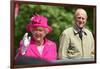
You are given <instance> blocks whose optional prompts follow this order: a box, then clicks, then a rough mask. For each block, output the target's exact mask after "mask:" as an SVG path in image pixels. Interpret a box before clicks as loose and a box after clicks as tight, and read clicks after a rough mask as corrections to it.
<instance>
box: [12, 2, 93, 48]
mask: <svg viewBox="0 0 100 69" xmlns="http://www.w3.org/2000/svg"><path fill="white" fill-rule="evenodd" d="M76 8H77V7H75V6H52V5H34V4H20V9H19V14H18V16H17V17H16V19H15V38H14V44H15V48H18V47H19V42H20V40H21V39H22V38H23V35H24V34H25V32H27V31H26V29H25V27H26V25H27V24H28V23H29V21H30V18H31V16H32V14H35V13H38V14H40V15H43V16H46V17H47V18H48V24H49V25H50V26H51V27H52V28H53V31H52V33H50V34H48V35H47V38H49V39H50V40H53V41H55V42H56V44H57V47H59V37H60V34H61V33H62V31H63V30H64V29H65V28H68V27H70V26H72V24H73V21H74V19H73V16H74V12H75V9H76ZM83 8H84V9H85V10H86V11H87V14H88V21H87V25H86V26H87V28H88V29H90V30H91V31H93V8H92V7H83Z"/></svg>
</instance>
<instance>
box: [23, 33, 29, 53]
mask: <svg viewBox="0 0 100 69" xmlns="http://www.w3.org/2000/svg"><path fill="white" fill-rule="evenodd" d="M30 40H31V37H28V33H25V35H24V37H23V46H22V49H21V53H22V55H24V54H25V51H26V49H27V47H28V46H29V44H30Z"/></svg>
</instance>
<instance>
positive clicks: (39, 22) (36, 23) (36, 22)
mask: <svg viewBox="0 0 100 69" xmlns="http://www.w3.org/2000/svg"><path fill="white" fill-rule="evenodd" d="M30 21H31V22H30V23H29V24H28V25H27V26H26V30H27V31H28V32H30V30H31V29H32V28H34V27H43V28H47V29H48V32H51V31H52V28H51V27H50V26H48V24H47V21H48V19H47V18H46V17H44V16H41V15H38V14H37V15H34V16H32V17H31V20H30Z"/></svg>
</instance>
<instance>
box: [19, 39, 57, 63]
mask: <svg viewBox="0 0 100 69" xmlns="http://www.w3.org/2000/svg"><path fill="white" fill-rule="evenodd" d="M22 45H23V43H22V41H21V42H20V48H21V46H22ZM20 48H19V49H20ZM25 56H29V57H34V58H42V59H45V60H47V61H50V60H56V59H57V51H56V44H55V42H53V41H50V40H48V39H45V42H44V49H43V52H42V55H40V54H39V52H38V49H37V47H36V45H35V43H34V40H31V42H30V45H29V46H28V48H27V50H26V52H25Z"/></svg>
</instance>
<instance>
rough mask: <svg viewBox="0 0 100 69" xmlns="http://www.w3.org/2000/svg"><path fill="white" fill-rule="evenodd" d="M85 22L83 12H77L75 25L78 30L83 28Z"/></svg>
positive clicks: (85, 17)
mask: <svg viewBox="0 0 100 69" xmlns="http://www.w3.org/2000/svg"><path fill="white" fill-rule="evenodd" d="M86 21H87V15H86V12H85V11H81V10H79V11H78V12H77V13H76V15H75V23H76V25H77V26H78V27H79V28H83V27H84V25H85V24H86Z"/></svg>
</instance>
